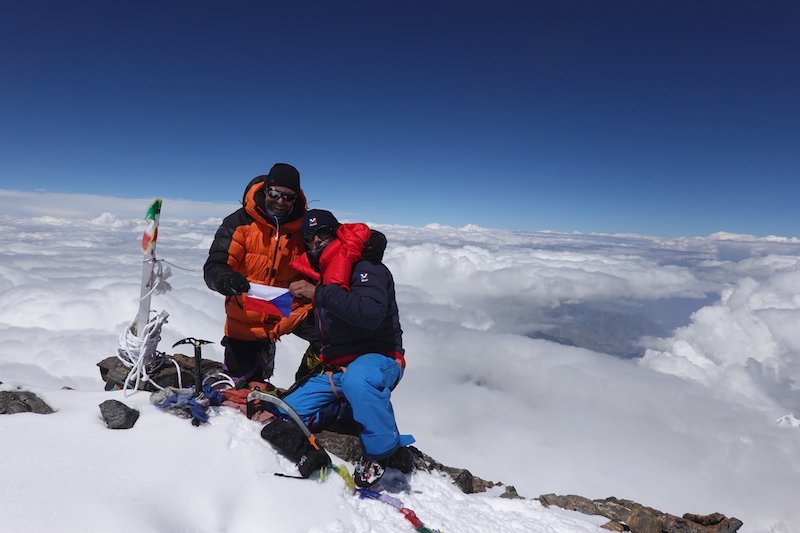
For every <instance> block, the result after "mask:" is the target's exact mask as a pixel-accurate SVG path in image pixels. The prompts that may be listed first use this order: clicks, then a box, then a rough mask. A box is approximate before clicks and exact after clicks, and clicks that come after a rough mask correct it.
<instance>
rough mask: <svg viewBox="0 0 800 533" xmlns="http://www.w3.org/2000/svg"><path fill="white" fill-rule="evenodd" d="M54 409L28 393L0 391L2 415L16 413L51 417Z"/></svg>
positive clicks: (0, 411)
mask: <svg viewBox="0 0 800 533" xmlns="http://www.w3.org/2000/svg"><path fill="white" fill-rule="evenodd" d="M53 412H54V411H53V408H52V407H50V406H49V405H47V403H45V401H44V400H42V399H41V398H39V397H38V396H36V395H35V394H34V393H32V392H28V391H22V390H21V391H0V415H13V414H15V413H37V414H40V415H49V414H50V413H53Z"/></svg>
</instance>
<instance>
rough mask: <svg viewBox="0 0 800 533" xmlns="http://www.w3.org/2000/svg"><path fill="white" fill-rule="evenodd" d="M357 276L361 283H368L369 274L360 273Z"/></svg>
mask: <svg viewBox="0 0 800 533" xmlns="http://www.w3.org/2000/svg"><path fill="white" fill-rule="evenodd" d="M358 276H359V278H360V279H361V283H366V282H368V281H369V274H368V273H367V272H362V273H360V274H359V275H358Z"/></svg>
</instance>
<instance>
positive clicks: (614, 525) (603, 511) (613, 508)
mask: <svg viewBox="0 0 800 533" xmlns="http://www.w3.org/2000/svg"><path fill="white" fill-rule="evenodd" d="M169 357H170V358H173V359H174V360H175V361H176V362H177V363H178V366H179V369H175V365H174V364H172V363H169V364H165V365H163V367H162V368H161V369H160V370H159V371H158V373H156V375H155V376H154V379H155V381H156V382H157V383H158V384H159V385H162V386H173V387H176V386H177V385H178V383H177V378H178V375H180V376H181V378H182V383H183V387H191V386H193V385H194V359H193V358H190V357H187V356H183V355H173V356H169ZM98 366H99V367H100V373H101V376H102V377H103V379H104V380H105V381H106V383H107V384H106V390H111V389H113V388H121V387H122V385H123V383H124V382H125V378H126V376H127V374H128V369H127V368H126V367H125V366H124V365H122V363H121V362H120V361H119V360H118V359H117V358H116V357H109V358H107V359H104V360H103V361H101V362H100V363H98ZM221 366H222V365H221V364H220V363H217V362H215V361H206V360H203V373H204V375H208V374H210V373H215V372H219V371H221ZM147 390H153V388H152V386H150V388H149V389H147ZM316 438H317V441H318V442H319V443H320V445H322V447H324V448H325V449H326V450H328V451H329V452H331V453H333V454H334V455H336V456H337V457H339V458H341V459H343V460H345V461H348V462H351V463H352V462H356V461H358V460H359V459H360V458H361V443H360V442H359V439H358V437H356V436H354V435H352V434H347V433H346V432H345V433H337V432H332V431H322V432H319V433H317V434H316ZM408 449H409V451H410V452H411V459H412V461H413V468H414V469H416V470H423V471H426V472H434V471H439V472H444V473H445V474H447V475H448V476H450V478H451V479H452V480H453V483H454V484H455V485H456V486H457V487H458V488H459V489H461V491H462V492H464V493H466V494H473V493H480V492H485V491H486V490H488V489H491V488H494V487H502V488H503V493H502V494H501V495H500V497H501V498H522V496H520V495H519V494H518V493H517V491H516V489H515V488H514V487H513V486H512V485H505V484H503V483H501V482H495V481H487V480H484V479H481V478H479V477H477V476H475V475H473V474H472V472H470V471H469V470H467V469H465V468H456V467H451V466H446V465H444V464H442V463H440V462H438V461H436V460H435V459H433V458H432V457H431V456H429V455H427V454H425V453H423V452H422V451H420V450H419V449H417V448H415V447H414V446H409V447H408ZM537 499H538V500H539V501H540V502H541V503H542V505H544V506H545V507H549V506H556V507H561V508H563V509H569V510H573V511H578V512H581V513H583V514H587V515H599V516H605V517H606V518H608V519H609V522H608V523H606V524H605V525H604V526H603V528H605V529H608V530H610V531H631V532H632V533H734V532H735V531H737V530H738V529H739V528H740V527H741V526H742V522H741V520H738V519H736V518H728V517H726V516H725V515H722V514H719V513H713V514H709V515H698V514H690V513H687V514H684V515H683V516H682V517H678V516H674V515H671V514H668V513H664V512H662V511H659V510H657V509H653V508H651V507H646V506H644V505H641V504H639V503H636V502H634V501H631V500H622V499H618V498H614V497H610V498H606V499H603V500H590V499H588V498H584V497H582V496H573V495H568V496H558V495H556V494H545V495H542V496H540V497H539V498H537Z"/></svg>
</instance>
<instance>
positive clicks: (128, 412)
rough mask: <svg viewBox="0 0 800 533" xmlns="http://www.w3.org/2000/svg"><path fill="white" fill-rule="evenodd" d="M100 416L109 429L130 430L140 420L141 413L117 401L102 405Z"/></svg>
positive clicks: (108, 401)
mask: <svg viewBox="0 0 800 533" xmlns="http://www.w3.org/2000/svg"><path fill="white" fill-rule="evenodd" d="M100 414H101V415H103V421H104V422H105V423H106V427H108V429H130V428H132V427H133V425H134V424H135V423H136V421H137V420H138V419H139V411H137V410H136V409H132V408H130V407H128V406H127V405H125V404H124V403H122V402H119V401H117V400H106V401H104V402H103V403H101V404H100Z"/></svg>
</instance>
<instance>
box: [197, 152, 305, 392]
mask: <svg viewBox="0 0 800 533" xmlns="http://www.w3.org/2000/svg"><path fill="white" fill-rule="evenodd" d="M305 213H306V197H305V195H304V194H303V191H302V189H301V188H300V173H299V172H298V171H297V169H296V168H294V167H293V166H292V165H288V164H286V163H276V164H275V165H273V167H272V168H271V169H270V171H269V173H268V174H266V175H261V176H257V177H255V178H253V180H252V181H250V183H249V184H248V185H247V187H246V188H245V192H244V196H243V198H242V207H241V208H239V209H238V210H236V211H235V212H233V213H231V214H230V215H228V216H227V217H226V218H225V219H224V220H223V221H222V224H221V225H220V227H219V229H218V230H217V232H216V235H215V236H214V241H213V242H212V243H211V247H210V249H209V252H208V259H207V260H206V263H205V265H204V266H203V275H204V278H205V282H206V285H208V287H209V288H210V289H212V290H215V291H217V292H219V293H220V294H222V295H224V296H225V315H226V319H225V336H224V337H223V339H222V345H223V346H224V347H225V369H226V371H227V372H228V373H229V374H230V375H231V377H232V378H234V380H236V381H237V382H239V381H244V382H247V381H254V380H255V381H259V380H266V379H268V378H269V377H270V376H271V375H272V370H273V368H274V358H275V341H277V340H278V339H279V338H280V337H281V336H282V335H285V334H287V333H289V332H295V333H297V334H299V335H300V336H302V337H303V338H305V339H307V340H309V341H310V342H312V345H313V344H314V343H315V342H316V344H317V345H319V342H318V340H316V328H315V326H314V323H313V317H311V316H310V313H309V311H310V309H311V304H310V302H308V300H306V301H304V302H301V301H293V302H292V305H291V312H290V314H289V315H288V316H283V315H279V314H268V313H263V312H257V311H251V310H246V309H245V301H246V298H247V295H246V293H247V291H248V290H250V283H251V282H253V283H259V284H263V285H270V286H273V287H283V288H287V287H289V284H290V283H291V282H292V281H295V280H297V279H298V278H299V275H298V274H297V272H296V271H295V270H294V269H293V268H292V267H291V266H290V265H289V264H290V262H291V261H293V260H295V259H297V258H299V257H300V256H302V255H303V254H304V253H305V245H304V243H303V239H302V234H301V231H300V230H301V226H302V224H303V216H304V215H305ZM307 317H309V320H308V321H306V318H307ZM316 349H317V350H318V349H319V346H318V347H317V348H316Z"/></svg>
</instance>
